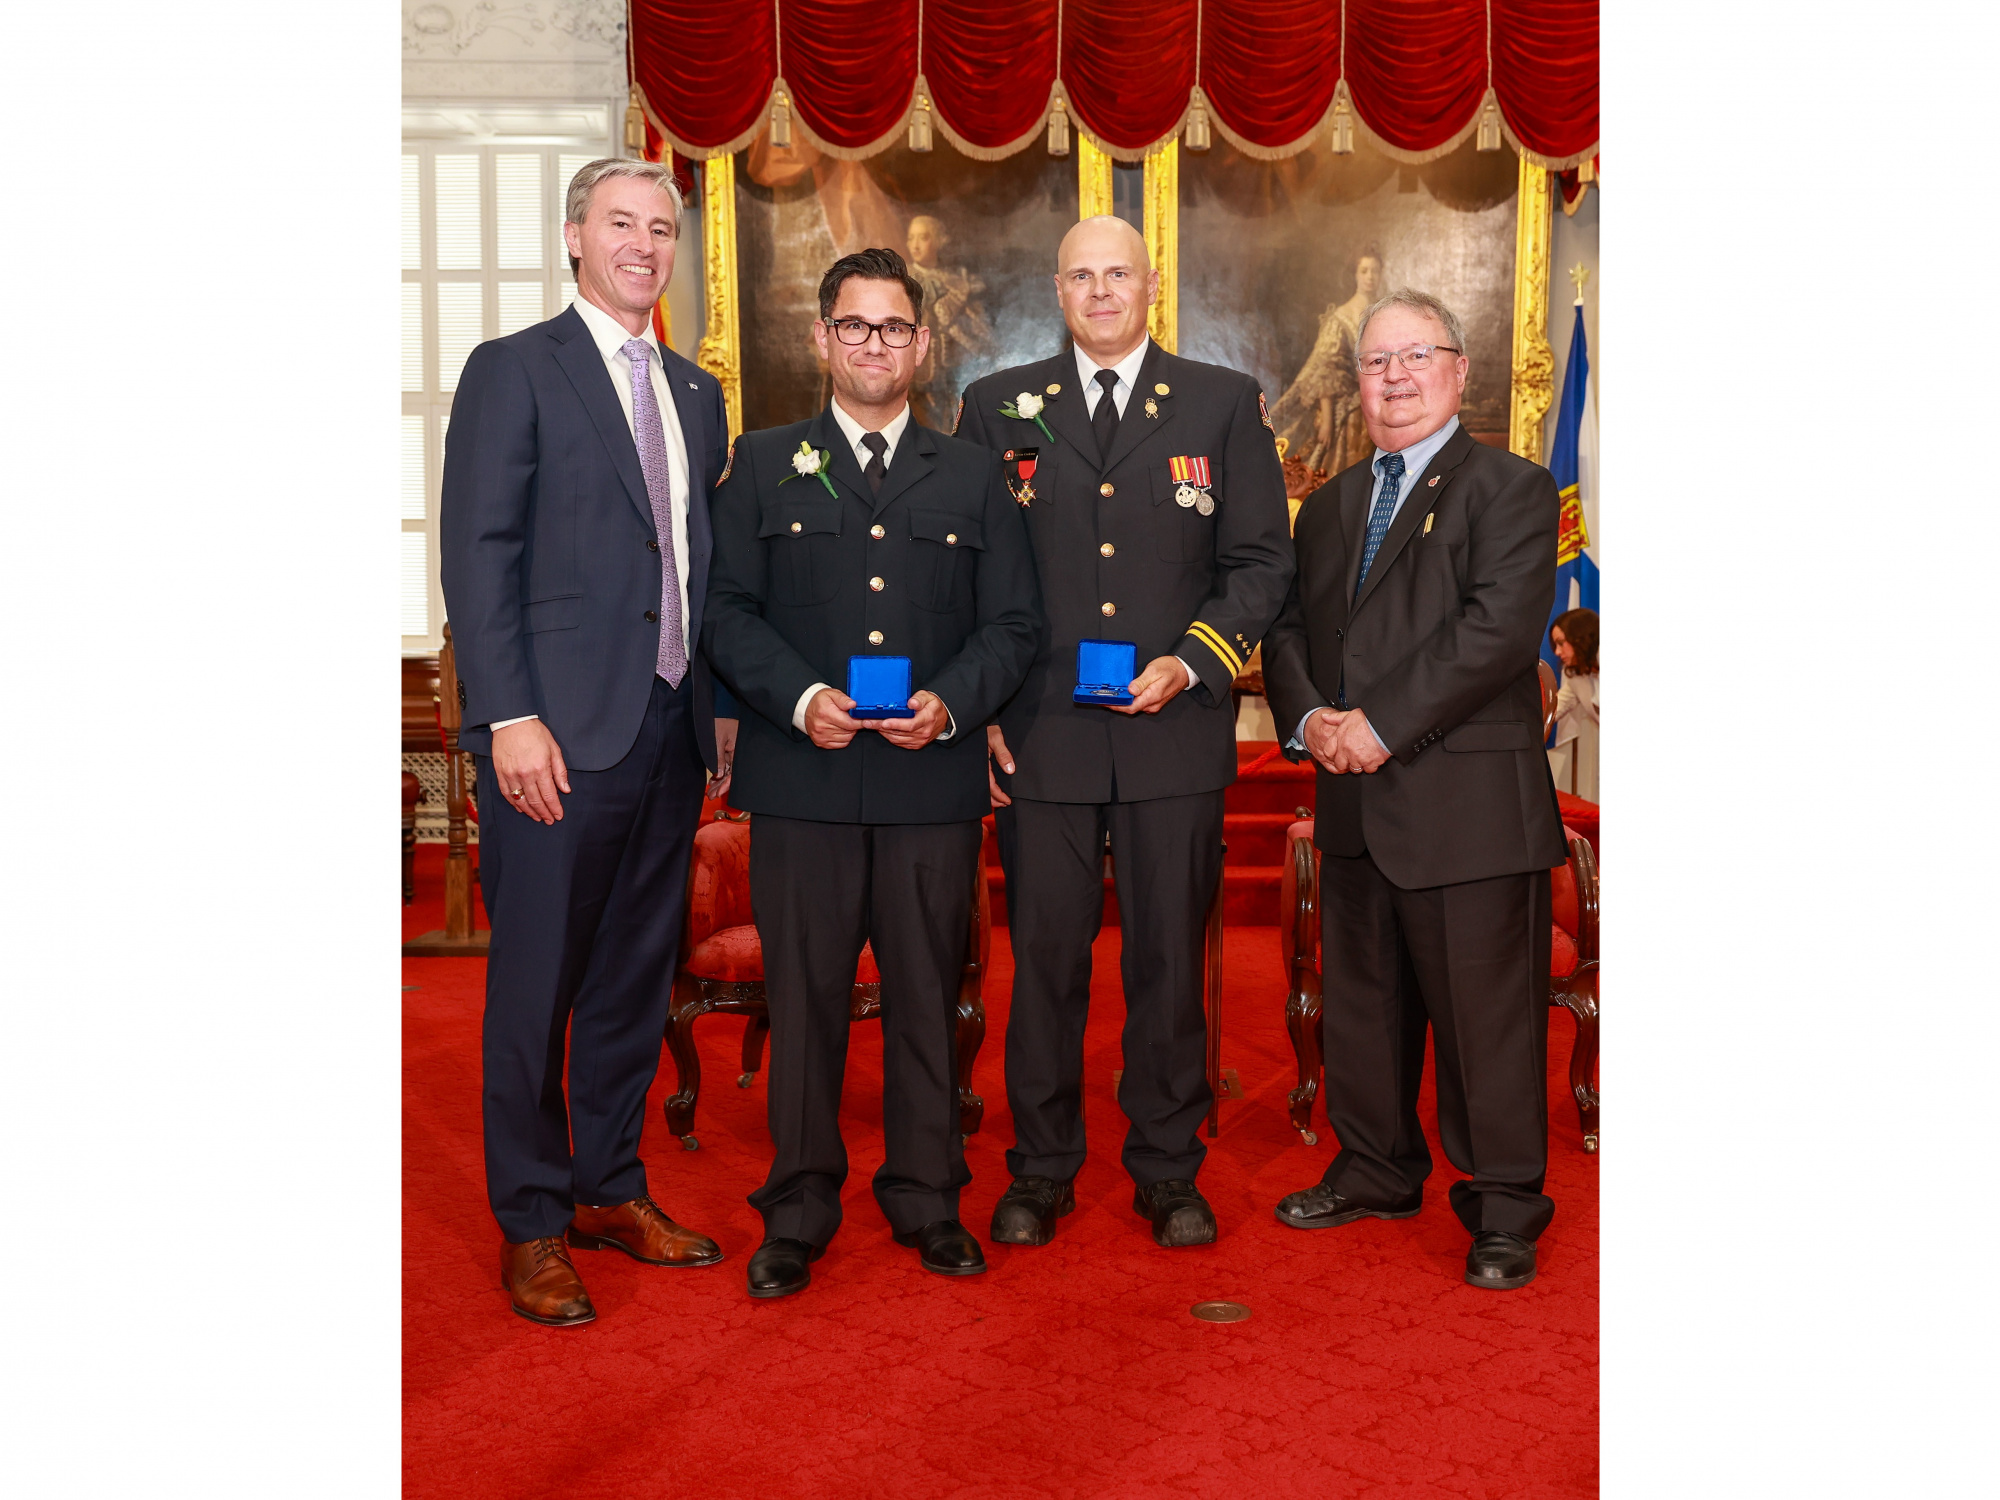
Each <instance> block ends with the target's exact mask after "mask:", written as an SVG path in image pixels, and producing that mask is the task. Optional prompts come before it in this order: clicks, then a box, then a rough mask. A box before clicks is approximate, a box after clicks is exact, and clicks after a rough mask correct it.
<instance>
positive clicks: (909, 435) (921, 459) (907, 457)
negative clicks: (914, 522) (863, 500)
mask: <svg viewBox="0 0 2000 1500" xmlns="http://www.w3.org/2000/svg"><path fill="white" fill-rule="evenodd" d="M936 452H937V440H936V439H935V438H933V437H932V436H931V430H930V429H929V428H928V427H923V426H919V425H918V423H917V419H916V417H915V416H914V415H912V416H911V418H910V421H909V425H908V426H906V427H905V428H904V429H903V440H902V441H901V442H900V443H898V444H896V452H895V454H894V456H893V458H892V460H891V462H890V464H889V472H888V475H887V477H885V478H884V479H883V481H882V493H881V495H880V496H877V497H871V498H870V500H869V502H868V509H869V514H870V515H872V516H879V515H880V514H882V511H883V509H884V507H886V506H887V505H888V504H889V502H890V501H892V500H894V499H895V498H896V497H897V496H898V495H900V494H902V493H903V491H905V490H907V489H908V488H909V487H910V486H911V485H913V484H915V483H916V482H917V481H918V480H920V479H923V478H924V477H926V476H927V475H928V474H929V473H930V472H931V470H932V469H933V468H934V467H935V465H933V464H932V463H931V455H932V454H934V453H936ZM862 477H863V479H864V480H865V479H866V477H867V476H866V475H863V476H862Z"/></svg>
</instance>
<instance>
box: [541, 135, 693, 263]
mask: <svg viewBox="0 0 2000 1500" xmlns="http://www.w3.org/2000/svg"><path fill="white" fill-rule="evenodd" d="M610 177H637V178H638V179H640V180H641V181H642V182H650V183H651V184H652V185H653V186H654V187H656V188H658V189H659V190H660V191H661V192H663V193H665V194H666V195H667V196H668V197H669V198H671V199H673V200H674V238H676V239H679V238H680V233H681V217H682V215H683V214H684V213H685V212H686V211H687V205H686V204H685V203H684V202H683V201H682V199H681V186H680V184H679V183H677V182H675V181H674V169H673V168H672V167H669V166H666V165H664V164H663V163H661V162H656V161H634V160H632V159H631V158H630V157H625V156H604V157H600V158H598V159H597V160H596V161H594V162H591V163H590V164H589V165H588V166H586V167H584V168H582V169H581V170H579V171H578V172H577V174H576V176H574V177H572V178H570V180H569V192H568V193H567V194H566V195H565V196H564V198H563V222H564V223H565V224H581V223H582V222H583V216H584V215H585V214H587V213H589V212H590V197H591V194H593V193H595V192H596V191H597V185H598V184H599V183H600V182H603V181H604V180H605V179H606V178H610ZM576 264H577V263H576V257H575V256H574V255H572V256H571V257H570V258H569V271H570V275H572V276H574V275H575V274H576Z"/></svg>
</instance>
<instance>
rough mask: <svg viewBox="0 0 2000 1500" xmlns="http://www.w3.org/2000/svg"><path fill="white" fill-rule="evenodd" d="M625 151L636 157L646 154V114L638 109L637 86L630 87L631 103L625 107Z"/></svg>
mask: <svg viewBox="0 0 2000 1500" xmlns="http://www.w3.org/2000/svg"><path fill="white" fill-rule="evenodd" d="M625 149H626V150H627V151H629V152H631V153H632V155H634V156H637V157H643V156H644V155H645V154H646V112H645V110H643V109H641V108H640V107H639V85H638V84H636V83H635V84H633V85H632V102H631V103H630V104H628V105H627V106H626V107H625Z"/></svg>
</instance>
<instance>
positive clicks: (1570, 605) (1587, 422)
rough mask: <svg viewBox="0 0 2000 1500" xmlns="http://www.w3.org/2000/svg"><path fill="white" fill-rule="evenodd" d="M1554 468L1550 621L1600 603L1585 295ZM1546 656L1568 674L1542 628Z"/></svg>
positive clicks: (1579, 302)
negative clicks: (1557, 503)
mask: <svg viewBox="0 0 2000 1500" xmlns="http://www.w3.org/2000/svg"><path fill="white" fill-rule="evenodd" d="M1549 472H1550V473H1551V474H1553V475H1554V476H1555V480H1556V488H1557V490H1559V491H1560V492H1561V494H1562V519H1561V521H1560V522H1559V524H1558V528H1557V532H1556V597H1555V604H1554V606H1553V607H1552V608H1551V609H1550V610H1549V624H1550V625H1553V624H1554V623H1555V621H1556V616H1558V615H1561V614H1565V613H1567V612H1568V611H1570V610H1572V609H1587V610H1590V611H1591V612H1592V613H1593V614H1595V613H1598V612H1599V611H1598V607H1597V547H1596V545H1595V541H1594V539H1595V537H1596V535H1597V402H1596V399H1595V397H1594V396H1593V394H1592V391H1591V388H1590V350H1589V348H1588V347H1587V346H1586V342H1585V339H1584V334H1583V294H1582V292H1581V291H1580V290H1579V292H1578V293H1577V299H1576V326H1575V328H1574V329H1573V330H1572V331H1571V334H1570V341H1569V364H1568V366H1567V367H1566V368H1565V369H1564V371H1563V384H1562V401H1561V405H1560V407H1559V408H1558V409H1557V412H1556V436H1555V441H1554V442H1553V443H1551V444H1550V445H1549ZM1542 659H1543V660H1544V661H1546V662H1547V663H1548V664H1549V665H1550V666H1551V667H1553V668H1555V670H1556V674H1557V676H1558V677H1560V676H1561V675H1562V663H1561V662H1559V661H1557V660H1556V654H1555V650H1554V648H1552V647H1551V646H1550V645H1549V634H1548V630H1547V629H1546V628H1544V629H1543V631H1542Z"/></svg>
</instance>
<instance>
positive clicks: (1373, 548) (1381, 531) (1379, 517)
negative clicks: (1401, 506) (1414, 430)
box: [1354, 453, 1403, 599]
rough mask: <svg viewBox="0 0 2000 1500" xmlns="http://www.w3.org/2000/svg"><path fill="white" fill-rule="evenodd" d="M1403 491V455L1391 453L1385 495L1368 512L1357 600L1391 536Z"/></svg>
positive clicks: (1385, 461)
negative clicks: (1384, 543)
mask: <svg viewBox="0 0 2000 1500" xmlns="http://www.w3.org/2000/svg"><path fill="white" fill-rule="evenodd" d="M1402 488H1403V455H1402V454H1400V453H1390V454H1387V455H1385V456H1384V457H1383V459H1382V492H1381V493H1380V494H1379V495H1377V496H1376V497H1375V508H1374V509H1373V510H1371V511H1369V512H1368V538H1367V540H1366V541H1364V542H1362V544H1361V576H1360V577H1359V578H1357V579H1355V580H1354V597H1355V598H1357V599H1358V598H1360V597H1361V585H1362V584H1364V583H1366V582H1367V581H1368V570H1369V569H1370V568H1372V567H1373V566H1374V565H1375V554H1376V552H1377V551H1378V550H1380V548H1381V546H1382V538H1383V537H1385V536H1387V535H1388V534H1389V521H1390V518H1391V517H1393V516H1394V515H1395V514H1396V496H1397V495H1398V494H1399V493H1401V491H1402Z"/></svg>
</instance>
